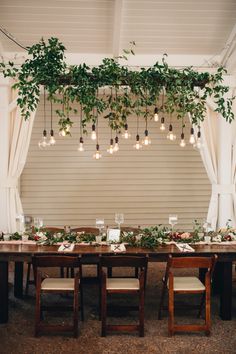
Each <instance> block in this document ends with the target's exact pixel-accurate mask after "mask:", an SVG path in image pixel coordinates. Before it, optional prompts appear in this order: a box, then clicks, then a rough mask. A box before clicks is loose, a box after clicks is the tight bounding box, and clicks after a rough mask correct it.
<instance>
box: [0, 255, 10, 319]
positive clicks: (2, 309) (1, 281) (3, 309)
mask: <svg viewBox="0 0 236 354" xmlns="http://www.w3.org/2000/svg"><path fill="white" fill-rule="evenodd" d="M7 322H8V262H0V323H7Z"/></svg>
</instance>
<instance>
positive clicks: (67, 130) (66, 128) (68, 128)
mask: <svg viewBox="0 0 236 354" xmlns="http://www.w3.org/2000/svg"><path fill="white" fill-rule="evenodd" d="M70 128H71V125H70V118H69V117H68V118H67V119H66V126H65V132H66V133H69V132H70Z"/></svg>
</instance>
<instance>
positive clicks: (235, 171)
mask: <svg viewBox="0 0 236 354" xmlns="http://www.w3.org/2000/svg"><path fill="white" fill-rule="evenodd" d="M235 115H236V113H235ZM235 119H236V117H235ZM232 124H233V127H234V135H233V148H232V184H233V186H234V187H233V193H232V197H233V217H232V221H233V225H236V122H233V123H232Z"/></svg>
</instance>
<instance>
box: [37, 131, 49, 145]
mask: <svg viewBox="0 0 236 354" xmlns="http://www.w3.org/2000/svg"><path fill="white" fill-rule="evenodd" d="M48 145H49V144H48V142H47V131H46V130H45V129H44V131H43V136H42V140H40V141H39V143H38V146H39V147H40V148H46V147H47V146H48Z"/></svg>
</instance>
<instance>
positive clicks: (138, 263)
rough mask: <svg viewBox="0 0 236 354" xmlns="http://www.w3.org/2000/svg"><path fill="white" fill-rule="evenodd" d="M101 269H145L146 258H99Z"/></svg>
mask: <svg viewBox="0 0 236 354" xmlns="http://www.w3.org/2000/svg"><path fill="white" fill-rule="evenodd" d="M100 265H101V267H108V268H109V267H111V268H115V267H130V268H134V267H135V268H146V267H147V257H143V256H140V257H139V256H102V257H101V258H100Z"/></svg>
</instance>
